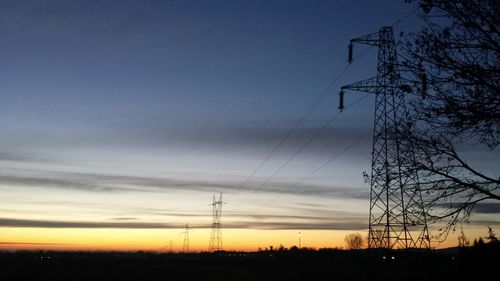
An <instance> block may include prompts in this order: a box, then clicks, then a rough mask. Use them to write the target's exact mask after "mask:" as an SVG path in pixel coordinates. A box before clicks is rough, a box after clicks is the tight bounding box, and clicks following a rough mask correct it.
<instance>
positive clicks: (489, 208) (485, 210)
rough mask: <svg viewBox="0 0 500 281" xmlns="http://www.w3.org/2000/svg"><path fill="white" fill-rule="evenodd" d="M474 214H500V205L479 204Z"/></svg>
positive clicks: (475, 207)
mask: <svg viewBox="0 0 500 281" xmlns="http://www.w3.org/2000/svg"><path fill="white" fill-rule="evenodd" d="M474 212H475V213H478V214H500V203H477V204H476V205H475V206H474Z"/></svg>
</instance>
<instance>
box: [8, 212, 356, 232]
mask: <svg viewBox="0 0 500 281" xmlns="http://www.w3.org/2000/svg"><path fill="white" fill-rule="evenodd" d="M247 218H248V217H247ZM255 218H256V217H255V216H253V220H250V221H247V220H239V221H231V220H230V221H228V222H226V223H224V225H223V227H224V228H232V229H234V228H239V229H321V230H323V229H325V230H326V229H329V230H350V229H352V230H354V229H363V228H366V223H365V222H364V220H362V219H359V220H352V219H349V220H347V219H345V220H342V219H341V220H335V219H326V218H315V217H303V216H279V215H278V216H266V218H267V220H255ZM289 219H290V220H289ZM297 219H299V220H297ZM287 220H288V221H287ZM190 225H191V226H192V227H193V228H209V227H210V226H211V224H210V223H192V224H190ZM0 226H2V227H38V228H113V229H169V228H182V227H183V225H182V224H179V223H161V222H137V221H134V222H130V221H126V222H122V221H120V222H100V221H97V222H84V221H56V220H27V219H12V218H0Z"/></svg>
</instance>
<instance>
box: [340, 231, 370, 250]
mask: <svg viewBox="0 0 500 281" xmlns="http://www.w3.org/2000/svg"><path fill="white" fill-rule="evenodd" d="M344 241H345V243H346V244H347V248H348V249H350V250H359V249H361V248H363V245H364V244H365V240H364V239H363V236H361V234H359V233H350V234H347V235H346V236H345V237H344Z"/></svg>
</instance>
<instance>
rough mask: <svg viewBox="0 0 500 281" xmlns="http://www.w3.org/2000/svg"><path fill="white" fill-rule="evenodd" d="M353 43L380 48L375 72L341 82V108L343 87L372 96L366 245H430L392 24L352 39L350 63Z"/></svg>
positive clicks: (425, 246)
mask: <svg viewBox="0 0 500 281" xmlns="http://www.w3.org/2000/svg"><path fill="white" fill-rule="evenodd" d="M352 43H361V44H367V45H372V46H376V47H378V63H377V76H376V77H374V78H371V79H367V80H363V81H360V82H356V83H353V84H350V85H346V86H343V87H342V90H341V92H340V106H339V109H340V110H342V109H343V108H344V105H343V98H344V97H343V95H344V92H343V91H344V90H355V91H362V92H369V93H374V94H375V120H374V128H373V147H372V171H371V177H370V188H371V190H370V216H369V230H368V247H369V248H386V249H395V248H399V249H408V248H424V249H425V248H430V241H429V233H428V229H427V219H426V210H425V206H424V205H423V200H422V194H421V191H420V184H419V179H418V174H417V173H415V172H414V171H413V170H412V169H411V166H412V164H413V163H414V161H415V154H414V151H413V147H412V146H411V144H409V143H405V142H404V135H403V131H404V129H405V126H407V122H406V121H407V120H406V119H405V118H406V116H407V113H406V105H405V97H404V95H405V93H408V92H410V91H411V89H410V87H409V86H408V85H404V84H403V82H402V81H403V80H402V78H401V76H400V72H399V67H398V66H399V65H398V59H397V54H396V44H395V40H394V35H393V31H392V27H391V26H384V27H382V28H381V29H380V30H379V32H377V33H372V34H369V35H366V36H362V37H358V38H356V39H352V40H351V44H350V45H349V59H348V61H349V63H350V62H351V61H352Z"/></svg>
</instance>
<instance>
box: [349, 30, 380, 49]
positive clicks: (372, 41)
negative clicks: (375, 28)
mask: <svg viewBox="0 0 500 281" xmlns="http://www.w3.org/2000/svg"><path fill="white" fill-rule="evenodd" d="M378 42H379V33H378V32H374V33H370V34H367V35H363V36H360V37H356V38H353V39H351V40H350V43H351V44H352V43H359V44H365V45H371V46H378Z"/></svg>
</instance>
